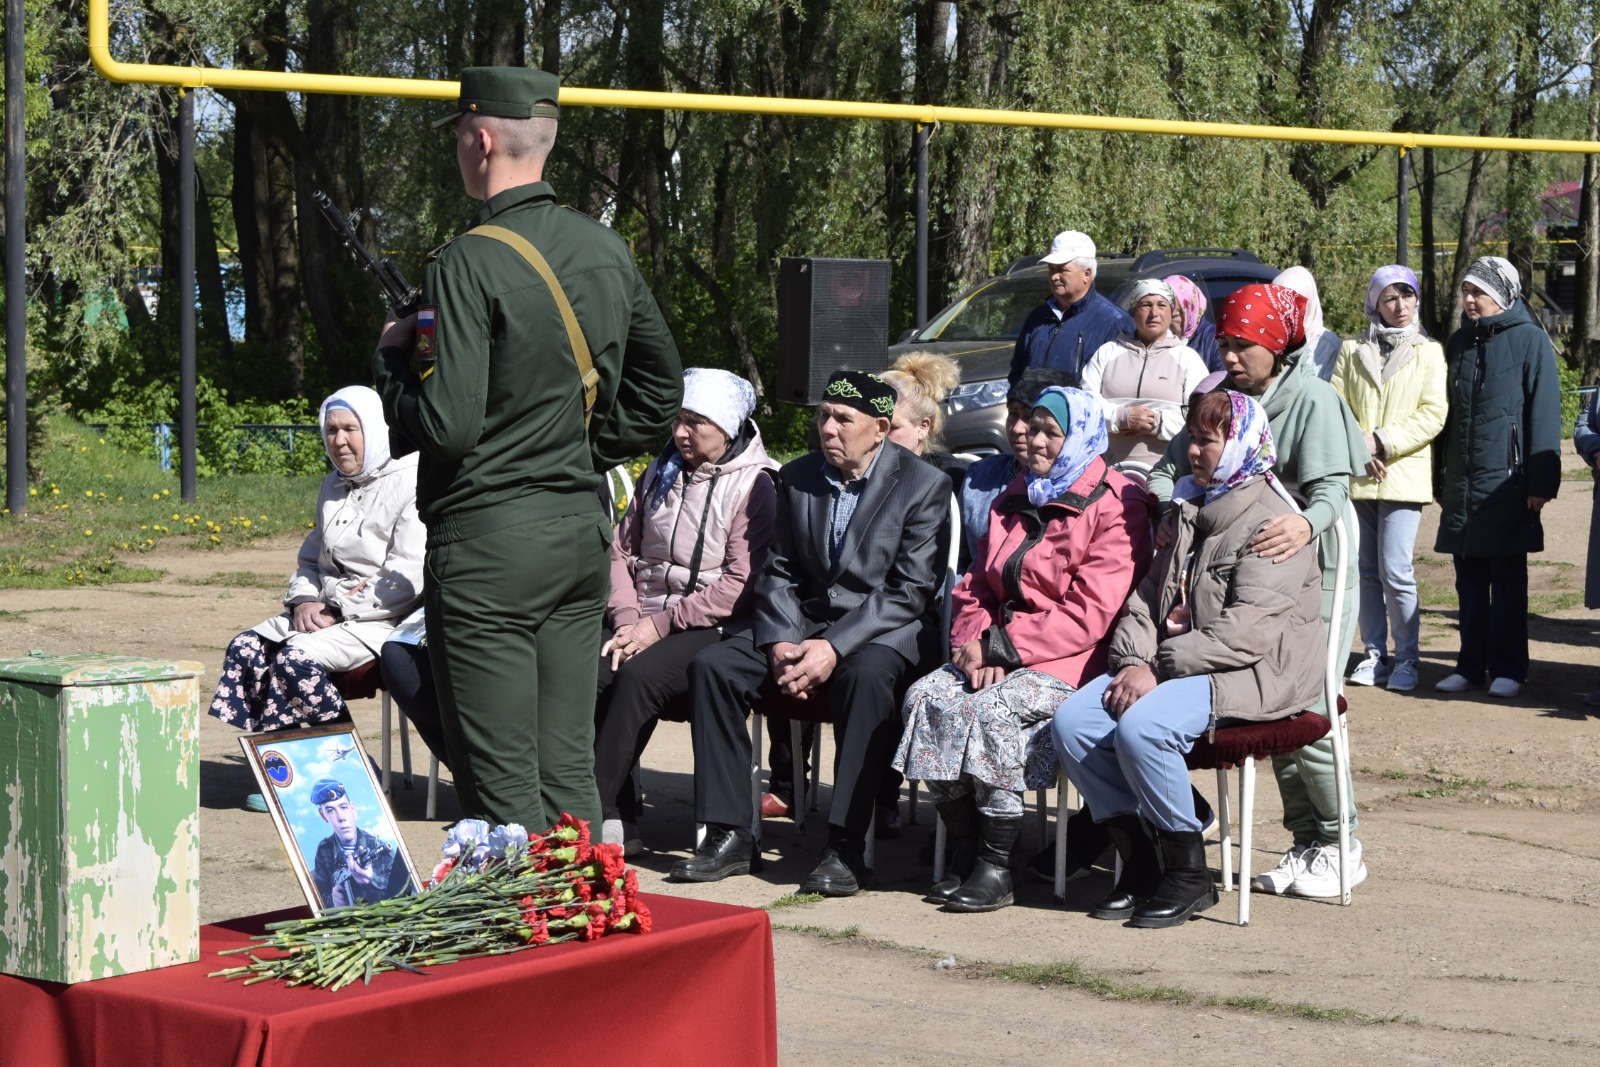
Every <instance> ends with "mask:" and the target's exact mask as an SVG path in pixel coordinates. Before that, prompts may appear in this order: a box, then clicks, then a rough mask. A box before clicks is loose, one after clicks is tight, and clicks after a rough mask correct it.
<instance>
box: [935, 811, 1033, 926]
mask: <svg viewBox="0 0 1600 1067" xmlns="http://www.w3.org/2000/svg"><path fill="white" fill-rule="evenodd" d="M1021 832H1022V816H1021V815H985V814H983V813H982V812H979V813H978V861H977V863H975V864H974V865H973V868H972V874H971V875H970V876H969V877H968V878H967V880H966V881H964V882H962V883H961V888H960V889H957V890H956V891H955V892H954V893H952V894H950V898H949V899H948V900H946V901H945V905H944V906H945V907H946V908H948V909H950V910H951V911H996V910H998V909H1000V908H1003V907H1006V906H1007V905H1008V904H1010V903H1011V902H1012V892H1011V850H1012V849H1014V848H1016V846H1017V835H1018V834H1020V833H1021Z"/></svg>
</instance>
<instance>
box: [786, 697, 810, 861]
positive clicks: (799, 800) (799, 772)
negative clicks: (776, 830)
mask: <svg viewBox="0 0 1600 1067" xmlns="http://www.w3.org/2000/svg"><path fill="white" fill-rule="evenodd" d="M802 747H803V746H802V745H801V743H800V720H798V719H790V720H789V774H790V778H789V780H790V781H791V782H793V783H794V806H793V807H792V808H791V809H790V810H791V811H793V812H794V831H795V833H796V834H804V833H805V832H806V804H807V803H809V802H810V800H811V791H810V790H807V789H806V772H805V764H804V762H803V760H802V757H803V755H804V753H803V752H802V751H801V749H802Z"/></svg>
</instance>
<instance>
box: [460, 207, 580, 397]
mask: <svg viewBox="0 0 1600 1067" xmlns="http://www.w3.org/2000/svg"><path fill="white" fill-rule="evenodd" d="M467 234H468V235H469V236H470V235H471V234H477V235H478V236H479V237H490V238H493V239H494V240H496V241H500V242H501V243H503V244H508V245H510V246H511V247H512V248H514V249H516V251H518V252H519V253H521V254H522V258H523V259H525V260H527V261H528V265H529V266H531V267H532V268H533V269H534V271H535V272H536V273H537V274H538V275H539V277H540V278H542V279H544V284H545V285H546V286H548V287H549V289H550V295H551V296H552V297H554V298H555V302H556V310H558V311H560V312H561V322H562V325H564V326H566V328H567V343H568V344H570V345H571V346H572V359H573V362H575V363H577V365H578V377H579V378H580V379H582V381H583V425H584V427H585V428H587V427H588V425H589V417H590V416H591V415H593V414H594V403H595V397H596V396H597V395H598V393H599V388H600V375H599V374H598V373H597V372H596V371H595V369H594V360H593V359H591V358H590V357H589V342H588V341H586V340H584V337H583V329H582V327H580V326H579V325H578V316H576V315H574V314H573V313H572V304H571V303H570V302H569V301H568V300H567V294H566V291H565V290H563V289H562V288H561V283H560V282H559V281H557V280H556V272H555V271H553V270H551V269H550V264H549V263H547V262H545V258H544V256H543V255H542V254H540V252H539V250H538V249H537V248H535V247H533V243H532V242H531V241H529V240H528V239H527V238H526V237H523V236H522V235H521V234H520V233H516V232H514V231H512V230H508V229H506V228H505V227H504V226H476V227H474V228H473V229H470V230H468V231H467Z"/></svg>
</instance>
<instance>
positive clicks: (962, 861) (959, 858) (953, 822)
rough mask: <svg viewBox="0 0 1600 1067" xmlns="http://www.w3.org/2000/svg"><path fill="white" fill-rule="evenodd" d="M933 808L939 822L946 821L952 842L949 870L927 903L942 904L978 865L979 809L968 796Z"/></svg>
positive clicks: (948, 835) (941, 803)
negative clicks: (937, 814) (937, 811)
mask: <svg viewBox="0 0 1600 1067" xmlns="http://www.w3.org/2000/svg"><path fill="white" fill-rule="evenodd" d="M934 806H935V807H936V808H938V809H939V818H940V819H942V820H943V821H944V831H945V835H946V836H947V837H948V838H949V841H948V844H949V846H950V866H949V867H948V868H947V869H946V870H945V875H944V878H943V879H942V880H941V881H938V882H935V883H934V886H933V888H932V889H930V890H928V895H927V897H925V898H924V899H926V900H927V901H928V902H929V903H932V904H943V903H944V902H945V901H947V900H949V899H950V895H951V894H952V893H954V892H955V891H956V890H957V889H960V888H961V883H962V882H965V881H966V880H967V878H968V877H969V876H970V875H971V874H972V868H973V867H974V866H975V865H976V864H977V862H978V805H977V801H976V800H974V799H973V797H972V795H971V794H970V793H969V794H968V795H967V796H964V797H958V798H956V799H955V800H941V801H940V802H939V803H938V804H936V805H934Z"/></svg>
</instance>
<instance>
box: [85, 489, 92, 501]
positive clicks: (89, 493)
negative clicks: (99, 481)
mask: <svg viewBox="0 0 1600 1067" xmlns="http://www.w3.org/2000/svg"><path fill="white" fill-rule="evenodd" d="M83 495H84V496H86V497H88V498H89V499H90V500H93V499H94V490H93V489H85V490H84V491H83Z"/></svg>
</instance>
